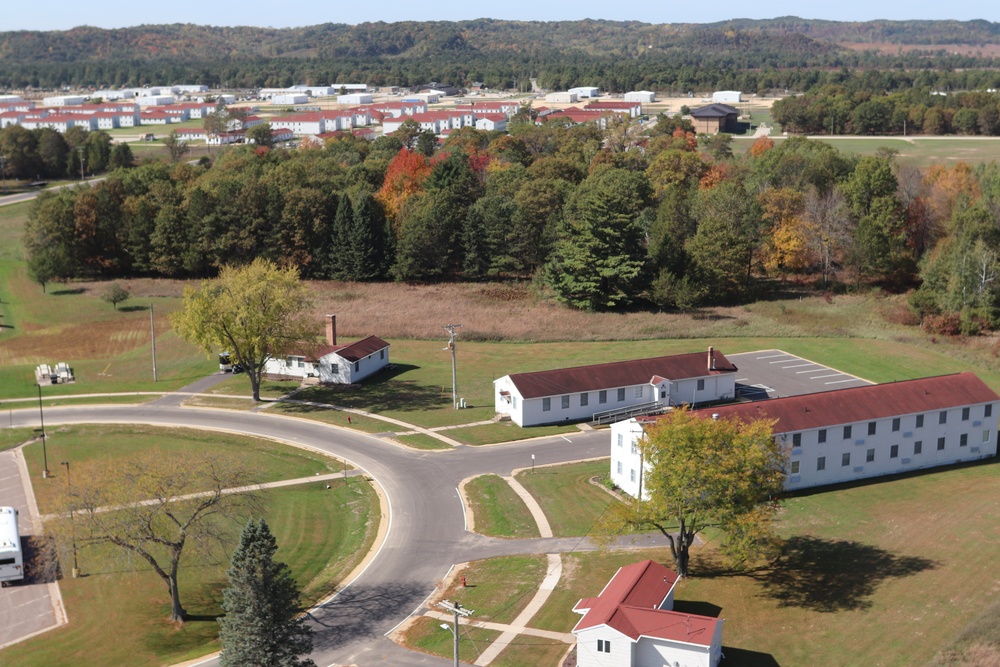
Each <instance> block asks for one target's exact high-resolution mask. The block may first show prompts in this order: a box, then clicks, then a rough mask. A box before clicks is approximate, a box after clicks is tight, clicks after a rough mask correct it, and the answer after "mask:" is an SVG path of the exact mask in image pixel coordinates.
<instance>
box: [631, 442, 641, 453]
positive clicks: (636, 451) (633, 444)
mask: <svg viewBox="0 0 1000 667" xmlns="http://www.w3.org/2000/svg"><path fill="white" fill-rule="evenodd" d="M632 453H633V454H638V453H639V447H638V446H637V445H636V441H635V440H633V441H632Z"/></svg>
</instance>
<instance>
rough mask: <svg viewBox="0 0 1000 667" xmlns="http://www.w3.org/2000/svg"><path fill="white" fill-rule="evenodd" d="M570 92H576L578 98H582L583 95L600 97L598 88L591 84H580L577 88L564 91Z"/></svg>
mask: <svg viewBox="0 0 1000 667" xmlns="http://www.w3.org/2000/svg"><path fill="white" fill-rule="evenodd" d="M566 92H568V93H571V94H574V93H575V94H576V96H577V98H578V99H581V100H582V99H583V98H585V97H600V95H601V93H600V90H599V89H597V88H595V87H593V86H580V87H578V88H570V89H569V90H568V91H566Z"/></svg>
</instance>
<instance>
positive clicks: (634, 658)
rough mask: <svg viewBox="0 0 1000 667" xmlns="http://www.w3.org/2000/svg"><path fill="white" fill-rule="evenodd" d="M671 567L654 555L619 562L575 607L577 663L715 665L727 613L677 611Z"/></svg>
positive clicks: (587, 666)
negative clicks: (598, 587)
mask: <svg viewBox="0 0 1000 667" xmlns="http://www.w3.org/2000/svg"><path fill="white" fill-rule="evenodd" d="M679 579H680V577H679V576H677V573H676V572H674V571H673V570H671V569H669V568H667V567H664V566H663V565H660V564H659V563H655V562H653V561H651V560H646V561H642V562H639V563H633V564H631V565H626V566H625V567H622V568H619V569H618V572H616V573H615V576H613V577H612V578H611V581H609V582H608V583H607V585H605V586H604V590H602V591H601V593H600V595H598V596H597V597H593V598H583V599H582V600H580V601H579V602H577V603H576V606H575V607H573V611H575V612H576V613H578V614H583V618H581V619H580V620H579V622H577V624H576V627H574V628H573V634H574V635H576V664H577V666H578V667H676V666H678V665H683V666H684V667H716V666H717V665H718V664H719V661H720V660H721V659H722V624H723V622H724V621H723V619H721V618H712V617H711V616H699V615H696V614H683V613H680V612H676V611H673V607H674V587H675V586H676V585H677V581H678V580H679Z"/></svg>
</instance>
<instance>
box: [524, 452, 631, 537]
mask: <svg viewBox="0 0 1000 667" xmlns="http://www.w3.org/2000/svg"><path fill="white" fill-rule="evenodd" d="M607 474H608V459H600V460H597V461H587V462H585V463H570V464H567V465H561V466H546V467H544V468H537V469H536V470H535V471H534V472H531V471H530V470H522V471H521V472H519V473H517V475H515V478H516V479H517V481H519V482H520V483H521V485H522V486H524V487H525V488H526V489H527V490H528V492H529V493H531V495H532V496H533V497H534V498H535V500H537V501H538V504H539V505H541V507H542V511H543V512H545V517H546V518H547V519H548V520H549V525H550V526H551V527H552V534H553V535H556V536H558V537H580V536H584V535H590V534H591V531H592V530H593V528H594V522H595V521H596V520H597V519H598V517H600V516H601V515H602V514H603V513H604V510H605V509H606V508H607V507H608V505H610V504H611V500H612V497H611V495H610V494H609V493H607V492H606V491H604V490H603V489H600V488H598V487H596V486H594V485H593V484H590V478H592V477H596V476H601V475H607ZM566 498H572V499H573V502H570V503H568V502H566Z"/></svg>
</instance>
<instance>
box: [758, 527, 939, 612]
mask: <svg viewBox="0 0 1000 667" xmlns="http://www.w3.org/2000/svg"><path fill="white" fill-rule="evenodd" d="M935 567H937V563H936V562H935V561H932V560H929V559H927V558H922V557H920V556H897V555H895V554H893V553H890V552H889V551H886V550H885V549H882V548H880V547H876V546H873V545H870V544H862V543H860V542H855V541H853V540H825V539H821V538H817V537H812V536H808V535H806V536H800V537H792V538H790V539H788V540H787V541H786V542H785V544H784V546H783V548H782V552H781V556H780V557H779V558H778V560H777V561H776V562H775V563H774V564H773V566H772V567H771V568H769V569H766V570H759V571H757V572H755V573H752V574H751V575H750V576H751V577H753V578H754V579H755V580H756V581H758V583H759V584H760V585H761V588H762V589H763V593H762V594H763V595H764V596H766V597H769V598H771V599H773V600H777V601H778V605H779V606H781V607H799V608H802V609H810V610H812V611H820V612H836V611H855V610H862V609H868V608H870V607H871V604H872V603H871V600H870V598H871V596H872V595H873V594H874V593H875V591H876V589H877V588H878V587H879V585H881V584H882V582H884V581H885V580H887V579H893V578H899V577H909V576H912V575H914V574H917V573H918V572H923V571H924V570H929V569H932V568H935Z"/></svg>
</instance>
